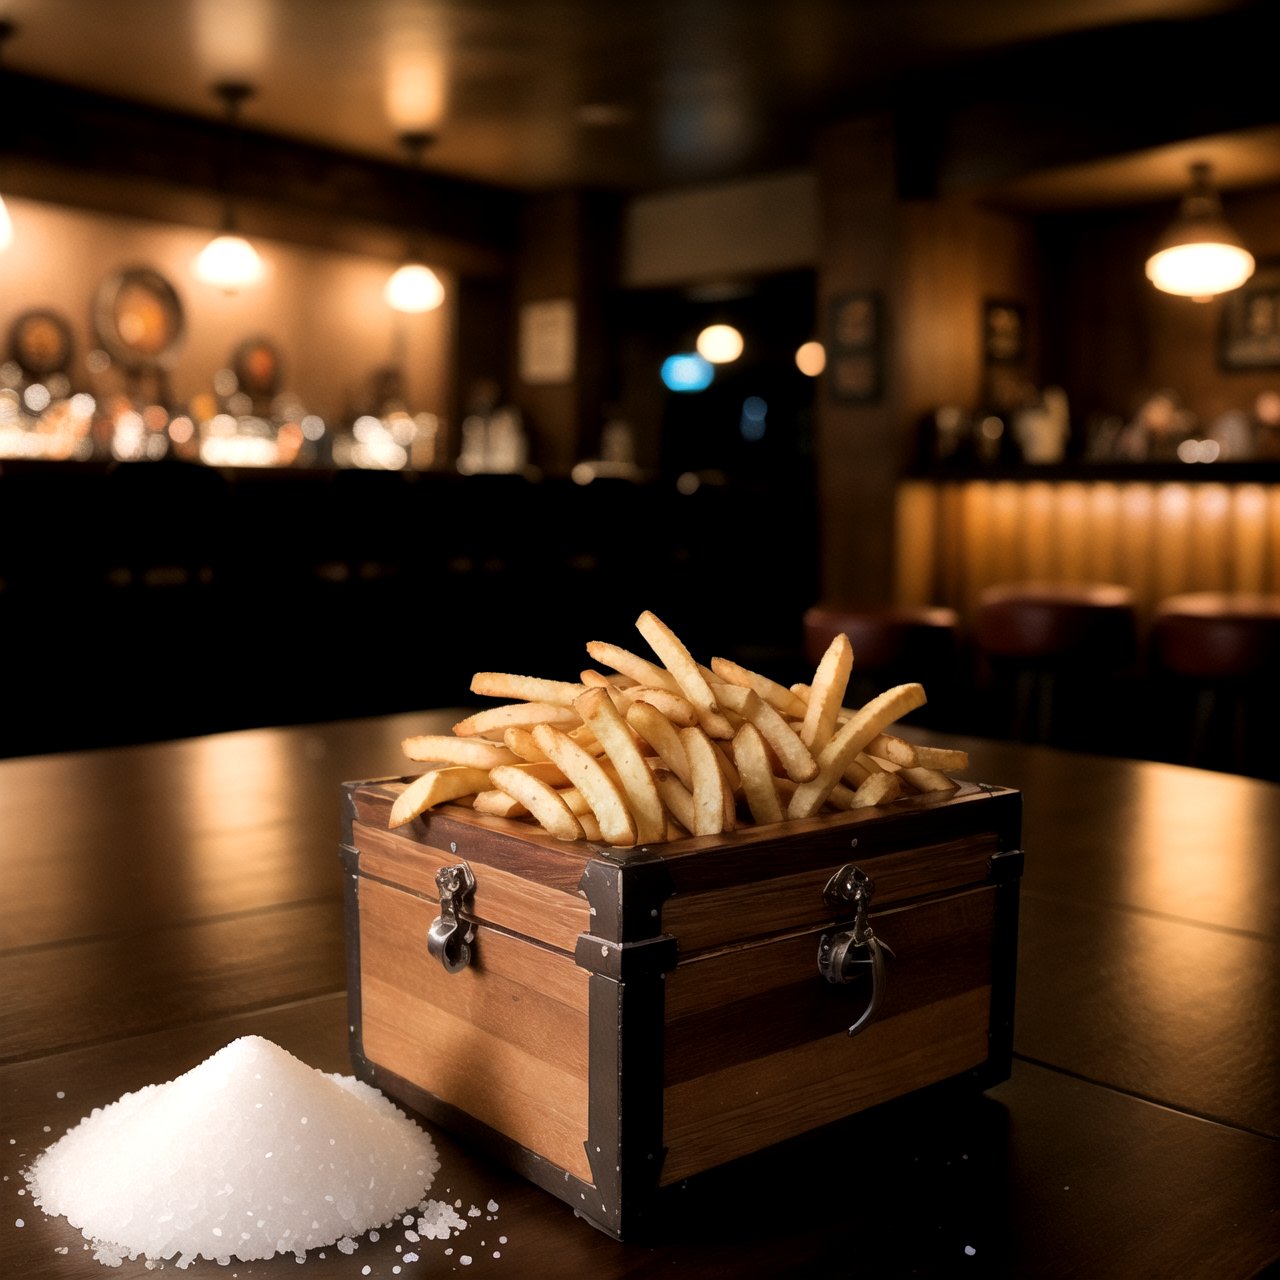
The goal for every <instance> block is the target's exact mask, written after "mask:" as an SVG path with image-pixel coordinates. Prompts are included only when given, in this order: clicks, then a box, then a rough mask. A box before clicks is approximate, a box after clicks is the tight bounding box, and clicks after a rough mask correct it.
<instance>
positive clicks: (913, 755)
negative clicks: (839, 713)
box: [846, 717, 920, 765]
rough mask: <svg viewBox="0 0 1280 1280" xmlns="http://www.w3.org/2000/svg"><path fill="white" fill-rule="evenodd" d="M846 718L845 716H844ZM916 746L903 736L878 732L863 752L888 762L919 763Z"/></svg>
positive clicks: (901, 763)
mask: <svg viewBox="0 0 1280 1280" xmlns="http://www.w3.org/2000/svg"><path fill="white" fill-rule="evenodd" d="M846 718H847V717H846ZM917 750H918V748H917V747H916V745H915V744H914V743H912V742H908V741H907V740H906V739H905V738H899V737H898V736H897V734H893V733H878V734H876V736H875V737H874V738H872V739H871V741H870V742H868V743H867V745H866V747H865V748H864V753H865V754H866V755H869V756H875V757H876V758H877V759H878V760H888V761H889V763H890V764H897V765H907V764H919V763H920V759H919V756H918V755H917Z"/></svg>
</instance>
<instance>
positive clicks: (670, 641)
mask: <svg viewBox="0 0 1280 1280" xmlns="http://www.w3.org/2000/svg"><path fill="white" fill-rule="evenodd" d="M636 629H637V630H638V631H639V632H640V634H641V635H642V636H644V638H645V639H646V640H647V641H648V642H649V647H650V648H651V649H652V650H653V651H654V653H656V654H657V655H658V657H659V658H660V659H661V660H662V665H663V666H664V667H666V669H667V670H668V671H669V672H670V673H671V674H672V676H674V677H675V680H676V683H677V684H678V685H679V686H680V692H681V693H682V694H684V696H685V697H686V698H688V699H689V701H690V702H692V703H693V705H694V706H695V707H696V708H697V710H698V723H699V724H700V725H701V726H702V728H703V729H704V730H705V731H706V733H707V736H708V737H711V738H724V739H728V738H732V737H733V726H732V725H731V724H730V723H729V721H728V720H726V719H725V717H724V715H723V714H722V712H721V711H720V709H719V707H717V705H716V700H715V696H714V695H713V694H712V692H711V686H710V685H709V684H708V683H707V679H706V677H705V676H704V675H703V674H702V669H701V668H700V667H699V666H698V664H697V663H696V662H695V661H694V660H693V655H692V654H691V653H690V652H689V650H688V649H686V648H685V645H684V641H683V640H681V639H680V637H679V636H678V635H676V633H675V632H674V631H672V630H671V628H670V627H669V626H667V624H666V623H665V622H663V621H662V619H661V618H659V617H658V616H657V615H656V614H654V613H651V612H649V610H647V609H646V610H645V612H644V613H642V614H641V615H640V616H639V617H638V618H637V619H636Z"/></svg>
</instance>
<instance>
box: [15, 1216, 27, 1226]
mask: <svg viewBox="0 0 1280 1280" xmlns="http://www.w3.org/2000/svg"><path fill="white" fill-rule="evenodd" d="M13 1225H14V1226H15V1227H25V1226H26V1225H27V1224H26V1223H25V1222H23V1220H22V1219H21V1218H14V1220H13Z"/></svg>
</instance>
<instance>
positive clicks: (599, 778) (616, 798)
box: [533, 712, 636, 845]
mask: <svg viewBox="0 0 1280 1280" xmlns="http://www.w3.org/2000/svg"><path fill="white" fill-rule="evenodd" d="M574 715H575V718H576V717H577V713H576V712H575V713H574ZM533 739H534V741H535V742H536V743H537V744H538V746H539V747H541V748H542V750H543V751H544V752H546V754H547V758H548V759H550V760H553V761H554V762H555V763H556V764H557V765H559V767H560V769H561V771H562V772H563V773H564V775H565V777H566V778H568V779H569V781H570V783H571V784H572V785H573V786H575V787H577V788H578V790H579V791H581V792H582V794H583V795H584V796H585V797H586V799H587V803H588V804H589V805H590V806H591V812H592V813H593V814H594V815H595V817H596V820H597V821H598V822H599V824H600V834H601V838H602V839H603V840H604V841H605V842H606V843H607V844H612V845H633V844H635V842H636V824H635V821H634V819H633V818H632V816H631V811H630V809H628V808H627V804H626V801H625V799H624V798H623V795H622V791H621V788H619V786H618V784H617V783H616V782H614V780H613V779H612V778H611V777H610V776H609V775H608V774H607V773H606V772H605V771H604V769H603V768H601V765H600V761H599V760H597V759H596V758H595V756H593V755H591V754H590V753H589V752H587V751H585V750H583V748H582V747H580V746H579V745H578V744H577V743H576V742H574V741H573V739H572V738H570V737H569V736H568V734H566V733H564V732H563V731H562V730H561V729H558V728H556V726H555V725H553V724H539V725H536V726H534V729H533Z"/></svg>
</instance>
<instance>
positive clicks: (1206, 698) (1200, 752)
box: [1189, 687, 1217, 764]
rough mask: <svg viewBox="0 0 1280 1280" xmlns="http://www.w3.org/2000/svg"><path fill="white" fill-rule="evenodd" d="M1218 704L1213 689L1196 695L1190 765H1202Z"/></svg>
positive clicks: (1199, 691) (1209, 688) (1205, 689)
mask: <svg viewBox="0 0 1280 1280" xmlns="http://www.w3.org/2000/svg"><path fill="white" fill-rule="evenodd" d="M1216 703H1217V698H1216V696H1215V693H1214V690H1213V689H1212V688H1211V687H1206V688H1203V689H1200V690H1198V691H1197V693H1196V702H1195V710H1194V714H1193V716H1192V720H1191V742H1190V748H1189V755H1190V763H1191V764H1201V763H1203V761H1204V758H1205V751H1206V748H1207V746H1208V742H1209V727H1210V725H1211V723H1212V721H1213V713H1214V708H1215V706H1216Z"/></svg>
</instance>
